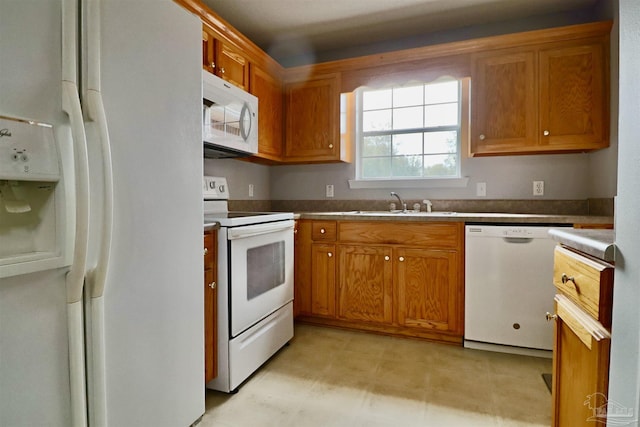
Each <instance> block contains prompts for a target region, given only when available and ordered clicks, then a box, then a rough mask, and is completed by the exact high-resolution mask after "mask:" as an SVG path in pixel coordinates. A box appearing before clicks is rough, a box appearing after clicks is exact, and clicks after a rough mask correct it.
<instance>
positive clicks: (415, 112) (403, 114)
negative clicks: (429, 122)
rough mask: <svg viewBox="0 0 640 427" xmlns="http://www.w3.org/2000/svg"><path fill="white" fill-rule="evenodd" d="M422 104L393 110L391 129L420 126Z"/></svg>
mask: <svg viewBox="0 0 640 427" xmlns="http://www.w3.org/2000/svg"><path fill="white" fill-rule="evenodd" d="M422 112H423V109H422V106H420V107H405V108H397V109H394V110H393V129H415V128H422V114H423V113H422Z"/></svg>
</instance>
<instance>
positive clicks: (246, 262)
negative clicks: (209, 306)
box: [227, 220, 294, 337]
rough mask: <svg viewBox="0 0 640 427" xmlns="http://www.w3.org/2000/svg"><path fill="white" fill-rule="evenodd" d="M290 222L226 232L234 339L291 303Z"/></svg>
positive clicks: (291, 237) (231, 327) (291, 258)
mask: <svg viewBox="0 0 640 427" xmlns="http://www.w3.org/2000/svg"><path fill="white" fill-rule="evenodd" d="M293 224H294V222H293V220H288V221H278V222H272V223H266V224H256V225H247V226H242V227H233V228H230V229H229V231H228V233H227V236H228V239H229V255H230V256H229V259H230V266H229V272H230V274H229V288H230V292H229V295H230V298H231V301H230V311H231V316H230V317H231V324H230V332H231V336H232V337H236V336H238V335H239V334H240V333H242V332H243V331H244V330H246V329H248V328H249V327H250V326H252V325H254V324H255V323H257V322H259V321H260V320H262V319H264V318H265V317H266V316H268V315H269V314H271V313H273V312H274V311H276V310H277V309H279V308H280V307H282V306H284V305H285V304H286V303H288V302H289V301H292V300H293Z"/></svg>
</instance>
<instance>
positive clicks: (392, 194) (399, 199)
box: [391, 191, 407, 212]
mask: <svg viewBox="0 0 640 427" xmlns="http://www.w3.org/2000/svg"><path fill="white" fill-rule="evenodd" d="M391 196H392V197H397V198H398V202H400V208H401V209H402V212H406V211H407V204H406V203H405V202H403V201H402V199H401V198H400V196H399V195H398V193H396V192H395V191H392V192H391Z"/></svg>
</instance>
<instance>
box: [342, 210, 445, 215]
mask: <svg viewBox="0 0 640 427" xmlns="http://www.w3.org/2000/svg"><path fill="white" fill-rule="evenodd" d="M342 213H343V214H344V215H370V216H398V215H399V216H405V215H406V216H452V215H456V212H445V211H442V212H422V211H420V212H418V211H409V210H408V211H404V212H403V211H401V210H394V211H349V212H342Z"/></svg>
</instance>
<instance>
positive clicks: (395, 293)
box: [294, 220, 464, 343]
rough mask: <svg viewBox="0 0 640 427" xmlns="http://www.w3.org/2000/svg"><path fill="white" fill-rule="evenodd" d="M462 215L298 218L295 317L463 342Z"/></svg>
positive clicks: (313, 321)
mask: <svg viewBox="0 0 640 427" xmlns="http://www.w3.org/2000/svg"><path fill="white" fill-rule="evenodd" d="M463 231H464V225H463V224H462V223H455V222H449V223H403V222H396V221H388V222H387V221H375V222H374V221H313V220H300V221H299V224H298V233H297V235H296V279H295V280H296V282H295V289H296V292H295V295H296V299H298V301H294V303H295V306H296V307H297V310H296V315H297V319H298V320H299V321H304V322H309V323H316V324H324V325H331V326H338V327H345V328H351V329H360V330H368V331H375V332H380V333H385V334H391V335H403V336H413V337H421V338H427V339H432V340H437V341H444V342H453V343H461V342H462V336H463V314H464V291H463V290H464V274H463V269H464V262H463V256H462V250H463Z"/></svg>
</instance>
